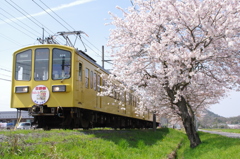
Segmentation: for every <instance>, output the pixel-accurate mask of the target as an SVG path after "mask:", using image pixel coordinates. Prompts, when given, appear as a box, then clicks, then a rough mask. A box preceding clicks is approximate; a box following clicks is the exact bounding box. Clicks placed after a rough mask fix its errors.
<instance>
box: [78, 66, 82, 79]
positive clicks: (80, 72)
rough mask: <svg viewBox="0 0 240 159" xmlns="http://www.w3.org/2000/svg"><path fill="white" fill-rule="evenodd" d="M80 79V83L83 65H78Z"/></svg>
mask: <svg viewBox="0 0 240 159" xmlns="http://www.w3.org/2000/svg"><path fill="white" fill-rule="evenodd" d="M78 77H79V81H82V63H80V62H79V63H78Z"/></svg>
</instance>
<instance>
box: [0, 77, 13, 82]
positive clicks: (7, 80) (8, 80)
mask: <svg viewBox="0 0 240 159" xmlns="http://www.w3.org/2000/svg"><path fill="white" fill-rule="evenodd" d="M0 80H2V81H9V82H11V81H12V80H8V79H4V78H0Z"/></svg>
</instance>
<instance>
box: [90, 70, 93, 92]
mask: <svg viewBox="0 0 240 159" xmlns="http://www.w3.org/2000/svg"><path fill="white" fill-rule="evenodd" d="M90 88H91V89H93V71H91V72H90Z"/></svg>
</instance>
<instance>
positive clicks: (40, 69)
mask: <svg viewBox="0 0 240 159" xmlns="http://www.w3.org/2000/svg"><path fill="white" fill-rule="evenodd" d="M12 69H13V70H12V72H13V75H12V90H11V91H12V94H11V108H16V109H17V110H20V111H28V112H29V114H30V115H32V116H33V117H34V122H33V124H37V125H38V128H43V129H44V130H49V129H51V128H64V129H73V128H83V129H89V128H94V127H112V128H115V129H117V128H152V127H153V115H152V113H150V112H149V111H147V110H146V111H145V112H144V113H143V114H136V113H135V108H136V103H137V98H136V97H134V96H132V95H131V94H129V96H130V98H129V99H128V100H127V99H126V93H125V94H123V95H121V96H120V95H117V94H116V95H114V96H97V93H98V92H100V91H101V89H100V87H98V86H100V85H103V84H104V81H103V80H102V78H101V76H100V75H101V74H109V72H108V71H107V70H105V69H103V68H102V67H101V66H99V65H98V64H97V63H96V61H95V60H94V59H92V58H91V57H90V56H88V55H87V54H86V53H84V52H83V51H81V50H78V49H76V48H74V47H70V46H64V45H59V44H41V45H34V46H28V47H25V48H22V49H20V50H17V51H16V52H14V54H13V67H12ZM118 100H121V101H122V102H121V103H122V104H121V105H119V102H116V101H118Z"/></svg>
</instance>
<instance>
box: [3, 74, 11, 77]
mask: <svg viewBox="0 0 240 159" xmlns="http://www.w3.org/2000/svg"><path fill="white" fill-rule="evenodd" d="M0 75H1V76H6V77H12V76H9V75H5V74H0Z"/></svg>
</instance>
